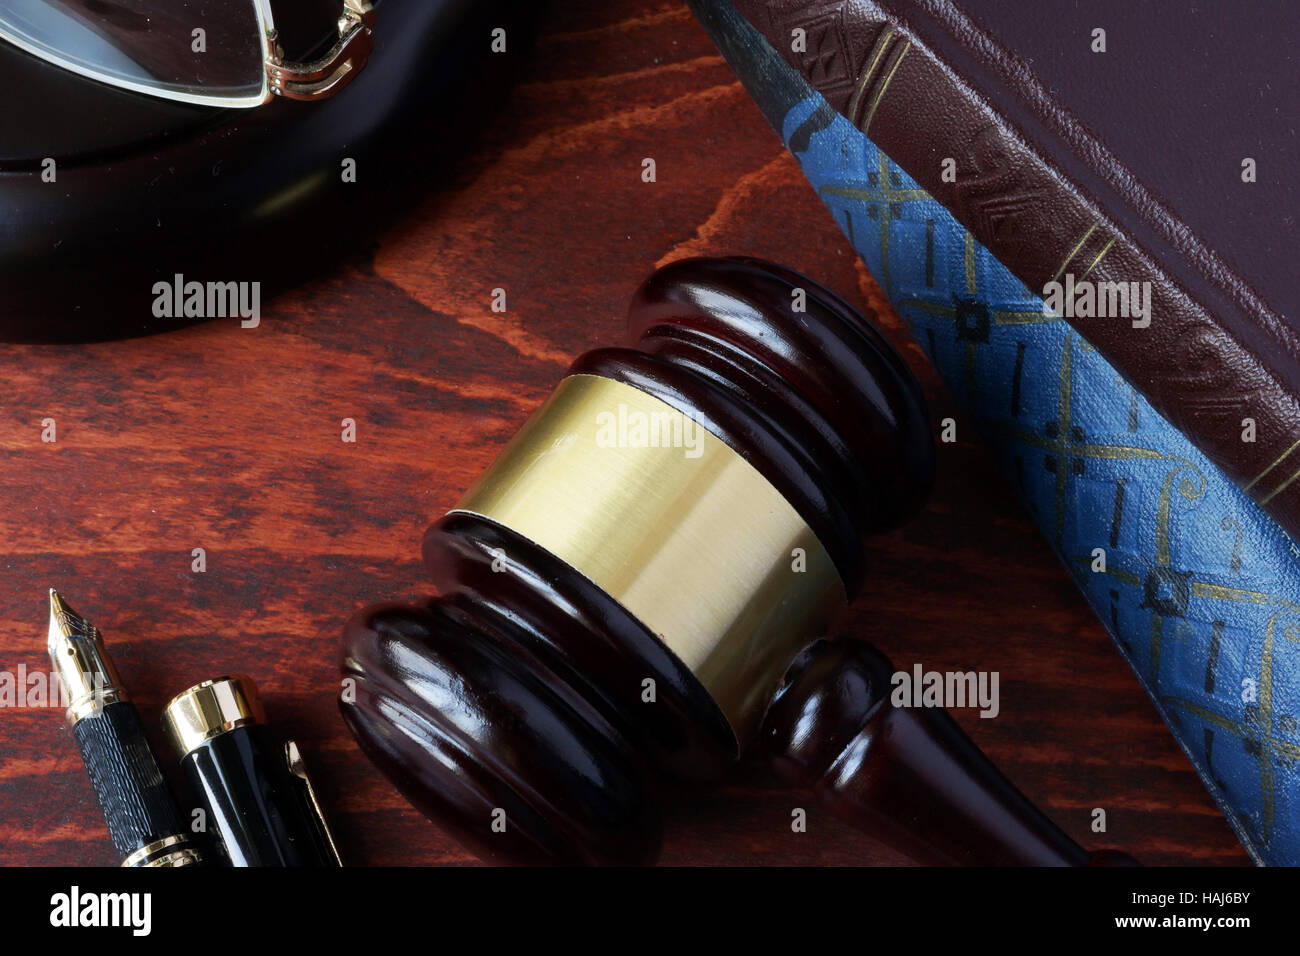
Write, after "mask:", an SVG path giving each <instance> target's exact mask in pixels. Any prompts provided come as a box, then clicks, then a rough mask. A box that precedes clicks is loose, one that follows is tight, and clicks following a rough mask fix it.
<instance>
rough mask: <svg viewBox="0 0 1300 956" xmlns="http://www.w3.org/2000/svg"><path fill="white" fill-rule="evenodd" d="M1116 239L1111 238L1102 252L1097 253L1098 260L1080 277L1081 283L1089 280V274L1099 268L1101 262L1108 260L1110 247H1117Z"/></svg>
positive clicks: (1102, 248) (1094, 260)
mask: <svg viewBox="0 0 1300 956" xmlns="http://www.w3.org/2000/svg"><path fill="white" fill-rule="evenodd" d="M1115 239H1116V237H1115V236H1111V237H1110V240H1109V241H1108V242H1107V243H1106V244H1105V245H1104V246H1102V247H1101V252H1099V253H1097V258H1096V259H1093V260H1092V264H1091V265H1089V266H1088V268H1087V269H1085V270H1083V275H1081V276H1079V281H1080V282H1082V281H1083V280H1084V279H1086V278H1088V273H1090V272H1092V270H1093V269H1095V268H1097V263H1099V262H1101V260H1102V259H1104V258H1106V253H1108V252H1110V247H1111V246H1113V245H1115Z"/></svg>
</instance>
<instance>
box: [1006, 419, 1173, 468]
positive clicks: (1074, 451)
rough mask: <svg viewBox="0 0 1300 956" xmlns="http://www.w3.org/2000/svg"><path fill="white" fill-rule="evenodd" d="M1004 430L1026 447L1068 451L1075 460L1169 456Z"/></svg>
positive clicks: (1155, 458)
mask: <svg viewBox="0 0 1300 956" xmlns="http://www.w3.org/2000/svg"><path fill="white" fill-rule="evenodd" d="M1003 430H1004V431H1005V432H1006V433H1007V434H1009V435H1010V436H1011V437H1012V438H1014V439H1016V440H1017V441H1022V442H1024V443H1025V444H1026V445H1033V446H1035V447H1036V448H1042V449H1044V450H1045V451H1054V452H1057V453H1063V452H1066V451H1068V452H1069V453H1070V455H1071V457H1073V458H1088V459H1094V458H1095V459H1099V460H1103V461H1131V460H1133V459H1138V460H1141V461H1166V460H1168V458H1167V456H1165V455H1163V454H1161V453H1160V452H1158V451H1152V450H1151V449H1150V448H1139V447H1137V446H1136V445H1093V444H1089V443H1088V442H1081V443H1079V444H1075V443H1073V442H1063V441H1052V440H1051V439H1048V438H1043V437H1041V436H1039V435H1035V434H1034V433H1033V432H1027V431H1024V430H1022V429H1018V428H1007V427H1005V426H1004V427H1003Z"/></svg>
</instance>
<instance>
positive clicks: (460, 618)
mask: <svg viewBox="0 0 1300 956" xmlns="http://www.w3.org/2000/svg"><path fill="white" fill-rule="evenodd" d="M629 333H630V334H629V342H628V344H627V345H625V346H623V347H619V348H606V349H598V350H596V351H592V352H588V353H586V354H585V355H583V356H581V357H580V358H579V359H578V360H577V361H576V362H575V363H574V364H573V366H572V367H571V369H570V372H569V375H568V376H567V377H566V378H564V379H563V380H562V381H561V382H560V384H559V386H558V387H557V388H556V390H555V392H554V393H553V394H552V395H551V396H550V398H549V399H547V401H546V402H545V403H544V404H543V405H542V407H541V408H540V409H539V410H538V411H537V412H536V413H535V414H534V415H533V417H532V418H531V419H530V420H529V421H528V422H527V424H525V425H524V426H523V428H522V429H521V431H520V432H519V434H518V435H517V436H516V437H515V438H514V439H513V440H512V441H511V442H510V443H509V444H508V445H507V446H506V447H505V449H504V450H503V451H502V452H501V454H500V456H499V457H498V459H497V460H496V462H495V463H494V464H493V465H492V466H491V467H490V468H489V470H488V471H487V473H486V474H484V475H483V477H482V478H481V479H480V480H479V482H478V483H477V484H476V485H475V486H474V487H473V488H471V489H470V490H469V492H468V493H467V494H466V495H465V497H464V498H463V499H462V500H461V502H460V503H459V504H458V505H457V506H456V508H455V509H453V510H452V511H451V512H449V513H448V514H447V515H446V516H444V517H443V518H441V519H440V520H438V521H437V522H435V523H434V524H433V525H432V526H431V527H430V528H429V530H428V532H427V533H426V535H425V538H424V561H425V565H426V567H427V569H428V573H429V575H430V576H431V578H432V582H433V584H434V585H435V586H436V588H437V591H438V596H437V597H436V598H434V599H432V600H430V601H428V602H426V603H424V604H421V605H396V604H388V605H377V606H374V607H370V608H366V609H363V610H361V611H359V612H358V613H357V614H356V615H354V616H353V618H352V619H351V620H350V621H349V623H348V625H347V627H346V631H345V635H344V643H343V662H342V666H343V671H344V677H345V678H346V679H348V680H345V682H344V686H345V693H344V695H343V697H342V703H341V706H342V710H343V715H344V718H345V720H346V721H347V723H348V726H349V727H350V728H351V730H352V732H353V733H354V735H355V736H356V737H357V739H358V740H359V741H360V743H361V745H362V747H363V749H364V750H365V751H366V753H367V754H368V755H369V756H370V758H371V759H372V760H373V761H374V762H375V763H376V764H377V765H378V766H379V767H380V768H381V769H382V770H384V772H385V773H387V774H388V775H389V776H390V777H391V778H392V779H393V780H394V782H395V783H396V784H397V785H398V787H399V788H400V789H401V790H402V792H403V793H404V794H405V795H406V796H407V798H408V799H410V800H411V801H412V803H414V804H415V805H416V806H417V807H419V808H420V809H421V810H423V811H424V812H425V813H426V814H428V815H429V816H430V817H432V818H434V819H435V820H437V821H438V822H440V823H441V824H442V825H444V826H445V827H447V828H448V829H450V830H451V831H453V832H454V833H455V834H456V835H457V837H458V838H459V839H460V840H461V841H462V842H464V843H465V844H467V845H468V846H470V847H471V848H473V849H474V850H476V852H478V853H479V854H480V855H481V856H483V857H485V858H487V859H490V860H495V861H509V862H523V863H630V862H640V861H644V860H647V859H649V858H650V857H651V856H653V854H654V853H655V851H656V850H657V848H658V840H659V828H658V823H657V819H658V816H657V813H656V811H655V808H654V804H653V801H654V796H653V794H654V792H655V788H656V785H657V782H658V781H660V780H661V779H666V778H672V777H676V778H686V779H689V780H699V779H710V778H714V777H716V776H717V775H719V774H720V773H721V772H722V771H723V770H725V768H726V767H727V766H728V765H729V764H730V763H731V762H732V761H733V760H734V759H735V758H736V756H737V754H738V752H739V748H740V746H741V743H742V742H743V741H745V739H746V738H747V737H750V736H751V735H752V733H753V730H754V727H755V725H756V722H757V720H758V719H759V717H761V715H762V712H763V710H764V708H765V706H766V704H767V702H768V700H769V699H770V698H771V696H772V693H773V691H774V690H775V689H776V687H777V685H778V684H779V682H780V679H781V675H782V674H783V672H784V670H785V667H786V665H787V664H788V663H789V661H790V660H791V659H792V658H793V657H794V655H795V653H796V652H797V651H798V650H799V649H800V648H801V647H802V646H803V645H805V644H806V643H808V642H809V641H811V640H812V639H814V638H816V637H817V636H819V635H820V634H822V633H823V632H824V631H825V629H826V627H827V626H828V624H829V621H830V619H831V617H832V616H833V615H834V614H835V613H836V612H837V611H838V610H839V609H840V608H841V607H842V606H843V605H844V603H845V602H846V601H847V600H848V599H849V598H851V597H852V596H853V595H854V594H855V593H856V591H857V590H858V588H859V587H860V584H861V581H862V577H863V573H864V567H865V563H866V561H865V556H864V553H865V541H866V539H867V538H868V537H869V536H871V535H872V534H875V533H878V532H880V531H882V530H885V529H888V528H889V527H891V526H893V525H896V524H897V523H899V522H901V521H902V520H904V519H906V518H907V517H908V516H909V515H910V514H911V513H912V512H914V511H915V510H916V509H917V508H918V506H919V505H920V503H921V501H922V500H923V499H924V497H925V495H926V494H927V492H928V490H929V486H930V482H931V475H932V470H933V446H932V443H931V438H930V431H929V425H928V421H927V416H926V412H925V409H924V406H923V404H922V400H921V396H920V390H919V388H918V386H917V383H916V381H915V380H914V379H913V378H912V376H911V374H910V373H909V371H908V370H907V368H906V366H905V365H904V363H903V361H902V360H901V359H900V357H899V356H898V354H897V353H896V352H895V351H894V350H893V349H892V348H891V347H890V346H889V344H888V343H887V342H886V341H885V340H884V338H883V337H882V336H881V335H880V334H879V332H877V331H876V330H875V329H874V328H873V327H872V326H871V325H870V324H869V323H868V322H867V321H866V320H865V319H864V318H863V317H862V316H861V315H859V314H858V313H856V312H855V311H854V310H853V309H851V308H850V307H849V306H848V305H846V304H845V303H844V302H843V301H841V300H840V299H839V298H837V297H836V296H835V295H834V294H833V293H831V292H829V291H828V290H826V289H824V288H822V287H821V286H819V285H817V284H816V283H814V282H812V281H811V280H809V279H807V278H805V277H803V276H801V275H798V274H797V273H794V272H791V271H788V270H786V269H783V268H781V267H778V266H774V265H771V264H769V263H764V262H760V261H757V260H751V259H693V260H685V261H681V262H677V263H674V264H672V265H670V266H667V267H665V268H663V269H661V270H659V271H658V272H657V273H655V274H654V275H653V276H651V277H650V278H649V279H648V280H647V281H646V282H645V283H644V284H643V285H642V286H641V288H640V289H639V290H638V291H637V293H636V295H635V296H634V298H633V301H632V306H631V309H630V313H629Z"/></svg>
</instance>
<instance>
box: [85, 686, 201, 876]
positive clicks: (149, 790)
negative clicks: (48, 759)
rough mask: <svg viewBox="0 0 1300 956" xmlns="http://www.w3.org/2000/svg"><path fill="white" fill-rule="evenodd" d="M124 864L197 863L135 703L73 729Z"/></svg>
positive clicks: (93, 716)
mask: <svg viewBox="0 0 1300 956" xmlns="http://www.w3.org/2000/svg"><path fill="white" fill-rule="evenodd" d="M72 736H73V738H74V739H75V740H76V741H77V747H78V748H79V749H80V750H81V759H82V760H83V761H84V762H85V764H86V771H87V773H88V774H89V776H90V782H91V786H93V787H94V790H95V795H96V796H97V797H98V798H99V805H100V807H101V808H102V809H103V811H104V822H105V823H106V824H107V825H108V835H109V837H111V838H112V840H113V845H114V846H115V847H116V848H117V851H118V853H119V854H121V856H122V858H123V863H122V865H123V866H149V865H160V864H162V863H163V861H166V865H176V864H177V863H179V862H182V861H183V862H186V863H194V862H197V860H198V857H197V854H196V853H194V851H193V840H192V838H191V836H190V834H189V830H188V828H187V827H186V825H185V821H184V820H183V819H182V817H181V813H180V810H179V808H178V807H177V805H176V801H175V799H174V798H173V797H172V793H171V790H170V788H169V787H168V786H167V781H166V780H165V779H164V778H163V774H162V770H161V769H160V768H159V766H158V760H157V758H156V757H155V756H154V753H153V750H152V749H151V748H150V746H149V742H148V738H147V737H146V736H145V732H144V725H143V723H142V722H141V720H140V714H139V713H138V712H137V711H136V709H135V705H134V704H132V703H131V702H130V701H117V702H115V703H111V704H108V705H106V706H105V707H104V708H103V709H102V710H100V711H98V712H96V713H93V714H90V715H88V716H86V717H82V718H81V719H80V720H78V721H77V723H76V724H75V725H73V728H72Z"/></svg>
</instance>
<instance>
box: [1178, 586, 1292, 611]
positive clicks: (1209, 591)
mask: <svg viewBox="0 0 1300 956" xmlns="http://www.w3.org/2000/svg"><path fill="white" fill-rule="evenodd" d="M1191 588H1192V594H1193V595H1195V596H1196V597H1200V598H1208V599H1210V600H1213V601H1236V602H1237V603H1239V604H1281V605H1283V606H1285V607H1288V608H1291V609H1293V610H1297V611H1300V606H1297V605H1294V604H1292V603H1291V602H1290V601H1288V600H1286V599H1285V598H1278V597H1276V596H1275V595H1272V594H1267V593H1265V592H1263V591H1247V590H1244V589H1243V588H1227V587H1224V586H1223V585H1221V584H1211V583H1210V582H1208V581H1193V582H1191Z"/></svg>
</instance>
